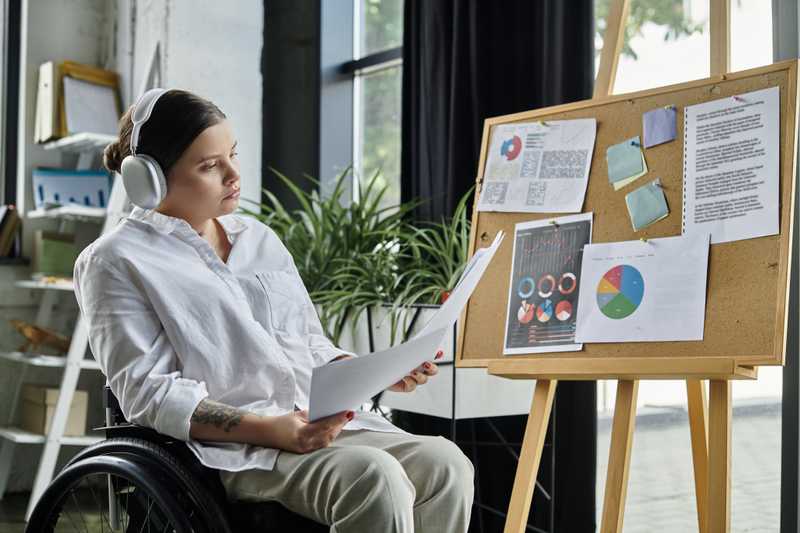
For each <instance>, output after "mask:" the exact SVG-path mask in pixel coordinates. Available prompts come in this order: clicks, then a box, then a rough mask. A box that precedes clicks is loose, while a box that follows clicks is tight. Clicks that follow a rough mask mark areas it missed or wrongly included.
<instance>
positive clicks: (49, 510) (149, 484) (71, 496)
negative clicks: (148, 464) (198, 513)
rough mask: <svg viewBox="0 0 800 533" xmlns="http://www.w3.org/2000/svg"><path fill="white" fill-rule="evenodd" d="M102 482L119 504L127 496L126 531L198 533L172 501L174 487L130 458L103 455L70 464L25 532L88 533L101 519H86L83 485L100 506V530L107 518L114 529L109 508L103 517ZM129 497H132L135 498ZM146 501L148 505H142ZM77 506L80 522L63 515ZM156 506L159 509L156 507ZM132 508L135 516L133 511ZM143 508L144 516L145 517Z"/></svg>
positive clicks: (104, 494)
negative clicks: (68, 530) (110, 484)
mask: <svg viewBox="0 0 800 533" xmlns="http://www.w3.org/2000/svg"><path fill="white" fill-rule="evenodd" d="M93 476H98V478H99V479H97V480H95V481H94V482H92V481H91V478H92V477H93ZM103 480H106V482H111V481H112V480H113V483H114V485H113V486H114V491H115V494H118V498H119V500H120V501H121V500H122V498H123V497H122V494H125V505H124V509H125V513H126V516H127V517H128V522H127V524H122V525H124V526H125V528H124V530H128V531H138V530H146V529H145V527H144V526H148V529H147V530H150V529H152V528H156V530H157V531H174V532H175V533H194V532H196V531H198V530H197V529H196V528H195V527H193V525H192V523H191V520H190V517H189V516H188V515H187V514H186V513H184V512H183V509H182V508H181V505H180V503H179V502H178V500H177V498H176V497H175V496H174V494H175V487H174V486H171V484H170V483H169V482H168V480H165V479H164V478H163V477H159V476H157V475H155V474H154V473H153V472H151V471H149V470H148V469H147V468H145V467H143V466H142V465H141V464H138V463H136V462H135V461H132V460H130V459H129V458H123V457H114V456H109V455H101V456H96V457H88V458H85V459H83V460H80V461H76V462H72V463H71V464H70V465H69V466H66V467H64V469H62V471H61V472H60V473H59V474H58V475H57V476H56V477H55V479H53V481H52V482H51V483H50V485H49V486H48V487H47V489H46V490H45V491H44V493H43V494H42V496H41V498H40V499H39V501H38V502H37V503H36V506H35V507H34V509H33V512H32V513H31V517H30V520H29V521H28V524H27V526H26V528H25V532H26V533H51V532H53V531H59V530H63V529H64V528H65V527H67V524H69V525H71V526H72V527H73V528H75V529H77V530H80V529H79V528H78V527H77V526H78V525H80V524H82V525H83V526H84V527H85V529H86V530H87V531H89V530H90V528H89V526H88V524H93V523H95V522H96V520H97V516H96V515H95V513H88V512H87V513H86V514H84V512H83V510H82V509H81V506H82V505H81V504H79V502H78V500H79V498H82V499H86V498H85V490H86V488H84V489H83V491H82V492H80V493H79V492H78V490H77V489H78V487H79V486H80V485H81V484H83V483H85V485H86V486H87V487H88V489H89V491H90V492H91V495H92V500H93V502H94V503H96V504H97V508H98V509H97V510H98V513H99V520H100V528H101V530H104V529H105V525H104V524H103V520H104V519H105V521H106V523H107V524H108V529H109V530H110V531H111V530H113V529H112V524H111V522H112V519H111V518H110V516H111V515H110V513H109V512H108V511H109V509H108V508H107V507H106V508H105V510H106V514H104V512H103V510H104V508H103V505H104V504H105V505H106V506H107V505H108V493H107V492H106V491H104V490H102V489H101V490H95V489H94V486H93V485H96V484H97V483H98V481H99V482H100V483H101V484H102V482H103ZM104 488H106V489H107V488H108V486H107V485H105V486H104ZM98 492H99V493H100V494H99V495H98V494H97V493H98ZM131 495H133V498H132V499H131ZM143 498H146V499H145V500H144V505H142V499H143ZM73 502H74V505H75V507H76V509H77V513H78V515H79V517H80V522H79V521H78V519H76V518H74V517H73V516H72V515H71V514H69V513H68V512H67V511H66V510H65V509H68V508H69V506H71V505H72V504H73ZM156 505H157V507H156V508H154V507H155V506H156ZM120 507H122V505H120ZM134 509H135V510H136V512H133V511H132V510H134ZM145 509H146V514H145V515H144V516H142V512H144V511H145ZM64 517H66V519H65V520H64V521H63V522H60V519H61V518H64ZM131 522H133V523H131ZM59 524H61V525H60V526H59ZM139 524H141V527H140V525H139ZM170 526H172V527H170Z"/></svg>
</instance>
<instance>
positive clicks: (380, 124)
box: [345, 0, 403, 206]
mask: <svg viewBox="0 0 800 533" xmlns="http://www.w3.org/2000/svg"><path fill="white" fill-rule="evenodd" d="M353 21H354V24H353V61H351V62H349V63H348V64H346V65H345V69H346V71H348V72H349V73H351V74H352V76H353V168H354V171H355V174H356V176H357V177H358V182H359V183H361V184H363V183H365V182H367V181H368V180H370V179H371V178H372V177H373V176H374V175H375V174H376V173H379V176H380V177H379V179H378V181H377V185H378V186H384V185H386V186H388V190H387V192H386V194H385V195H384V197H383V199H382V204H383V205H384V206H387V205H395V204H397V203H399V202H400V124H401V114H400V111H401V90H402V69H403V66H402V44H403V0H353Z"/></svg>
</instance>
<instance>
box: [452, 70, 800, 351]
mask: <svg viewBox="0 0 800 533" xmlns="http://www.w3.org/2000/svg"><path fill="white" fill-rule="evenodd" d="M797 66H798V62H797V61H785V62H781V63H775V64H773V65H770V66H767V67H761V68H757V69H752V70H747V71H742V72H736V73H731V74H726V75H723V76H714V77H710V78H707V79H704V80H697V81H693V82H688V83H683V84H678V85H672V86H668V87H662V88H658V89H652V90H647V91H641V92H637V93H630V94H623V95H615V96H612V97H608V98H604V99H597V100H584V101H581V102H575V103H572V104H566V105H560V106H554V107H550V108H545V109H539V110H535V111H530V112H523V113H516V114H513V115H506V116H501V117H495V118H490V119H487V120H486V121H485V124H484V131H483V142H482V146H481V154H480V159H479V167H478V176H479V177H478V179H477V180H476V182H477V187H476V192H475V205H477V204H478V197H479V195H480V189H481V185H482V182H483V180H482V176H483V172H484V167H485V164H486V152H487V147H488V144H489V140H490V138H491V131H492V128H493V127H494V126H497V125H499V124H508V123H513V122H530V121H536V120H544V121H547V120H559V119H562V120H563V119H577V118H591V117H594V118H595V119H596V120H597V138H596V140H595V146H594V152H593V157H592V166H591V170H590V174H589V184H588V187H587V190H586V199H585V201H584V205H583V211H582V212H584V213H586V212H593V213H594V217H593V229H592V242H594V243H601V242H617V241H626V240H632V239H638V238H640V237H645V238H658V237H671V236H676V235H680V234H681V213H682V210H683V109H684V108H685V107H686V106H689V105H694V104H698V103H702V102H707V101H710V100H715V99H718V98H724V97H731V96H733V95H738V94H743V93H747V92H751V91H755V90H759V89H765V88H768V87H775V86H777V87H780V124H779V135H780V142H781V146H780V149H779V160H780V180H779V194H780V210H779V228H780V233H779V234H778V235H773V236H768V237H760V238H756V239H749V240H743V241H736V242H729V243H724V244H714V245H711V247H710V250H709V271H708V283H707V292H706V314H705V331H704V337H703V340H702V341H691V342H632V343H587V344H584V346H583V351H579V352H558V353H543V354H542V353H538V354H522V355H503V342H504V334H505V320H506V305H507V303H508V289H509V287H508V285H509V272H510V269H511V262H512V247H513V236H514V225H515V224H516V223H518V222H524V221H529V220H538V219H543V218H554V217H557V216H561V215H562V214H557V213H501V212H487V211H473V214H472V229H471V235H470V238H471V241H470V255H472V253H473V251H474V249H475V248H476V246H477V247H483V246H488V245H489V244H490V243H491V242H492V239H494V236H495V235H496V233H497V231H499V230H503V231H505V232H506V236H507V238H506V239H504V241H503V243H502V244H501V246H500V249H499V250H498V251H497V254H496V255H495V258H494V259H493V261H492V264H491V265H490V266H489V268H488V269H487V271H486V273H485V274H484V276H483V278H482V279H481V282H480V284H479V285H478V287H477V288H476V289H475V292H474V293H473V295H472V297H471V298H470V301H469V303H468V304H467V307H466V308H465V309H464V311H463V313H462V316H461V320H460V321H459V324H460V330H459V343H458V348H457V355H456V357H457V359H456V363H457V365H458V366H471V367H486V366H488V364H489V362H491V361H497V360H506V361H507V360H525V359H532V360H541V359H550V360H552V359H558V360H569V359H570V358H574V359H582V360H585V359H587V358H588V359H595V358H612V359H613V358H656V359H664V358H667V359H673V358H692V359H697V358H726V359H733V360H735V361H736V362H737V363H739V364H743V365H781V364H783V362H784V353H785V344H786V326H787V315H788V296H789V294H788V293H789V291H788V287H789V275H790V268H789V267H790V257H791V234H792V225H793V224H792V220H793V213H794V187H795V178H796V177H795V169H796V157H797V154H796V146H797V108H798V106H797ZM667 105H675V106H677V108H678V113H677V129H678V131H677V137H676V139H675V140H674V141H672V142H669V143H666V144H661V145H658V146H654V147H652V148H648V149H646V150H645V152H644V153H645V158H646V159H647V165H648V168H649V172H648V174H647V175H646V176H645V177H643V178H640V179H639V180H637V181H636V182H634V183H632V184H630V185H628V186H626V187H624V188H622V189H620V190H619V191H614V190H613V188H612V187H611V186H610V185H609V183H608V176H607V167H606V162H605V153H606V148H607V147H608V146H610V145H612V144H616V143H618V142H621V141H622V140H624V139H628V138H630V137H633V136H635V135H642V114H643V113H644V112H645V111H648V110H651V109H654V108H657V107H664V106H667ZM656 177H659V178H660V179H661V183H662V184H663V187H664V193H665V195H666V198H667V203H668V205H669V210H670V214H669V216H668V217H667V218H666V219H664V220H662V221H660V222H658V223H656V224H653V225H652V226H650V227H648V228H646V229H644V230H642V231H639V232H634V231H633V229H632V228H631V223H630V219H629V217H628V212H627V209H626V206H625V194H627V193H628V192H630V191H631V190H634V189H635V188H637V187H639V186H640V185H642V184H643V183H645V182H646V181H648V180H652V179H654V178H656ZM564 214H566V213H564Z"/></svg>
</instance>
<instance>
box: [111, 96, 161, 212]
mask: <svg viewBox="0 0 800 533" xmlns="http://www.w3.org/2000/svg"><path fill="white" fill-rule="evenodd" d="M165 92H167V89H160V88H156V89H150V90H149V91H147V92H145V93H144V94H143V95H142V96H141V97H140V98H139V101H138V102H136V107H135V108H134V109H133V113H132V114H131V119H132V121H133V131H132V132H131V154H130V155H129V156H127V157H125V159H123V160H122V168H121V174H122V184H123V185H124V186H125V192H126V193H127V194H128V198H129V199H130V201H131V203H133V204H134V205H138V206H139V207H142V208H144V209H153V208H155V207H157V206H158V204H160V203H161V200H163V199H164V196H166V194H167V180H166V178H165V177H164V171H163V170H162V169H161V166H160V165H159V164H158V161H156V160H155V159H153V158H152V157H150V156H149V155H147V154H137V153H136V147H137V145H138V143H139V131H140V130H141V129H142V125H143V124H144V123H145V122H147V119H148V118H150V114H151V113H152V112H153V107H155V105H156V101H157V100H158V98H159V97H160V96H161V95H162V94H164V93H165Z"/></svg>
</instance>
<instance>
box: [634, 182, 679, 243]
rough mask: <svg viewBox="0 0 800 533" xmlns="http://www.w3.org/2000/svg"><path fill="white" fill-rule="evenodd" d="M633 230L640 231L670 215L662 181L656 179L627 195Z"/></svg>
mask: <svg viewBox="0 0 800 533" xmlns="http://www.w3.org/2000/svg"><path fill="white" fill-rule="evenodd" d="M625 203H626V204H627V205H628V214H629V215H630V217H631V223H632V224H633V230H634V231H639V230H640V229H643V228H646V227H647V226H649V225H650V224H652V223H653V222H658V221H659V220H661V219H662V218H664V217H666V216H667V215H668V214H669V208H668V207H667V199H666V198H665V197H664V191H663V190H662V189H661V181H660V180H658V179H655V180H653V181H651V182H650V183H648V184H646V185H642V186H641V187H639V188H638V189H636V190H635V191H633V192H629V193H628V194H626V195H625Z"/></svg>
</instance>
